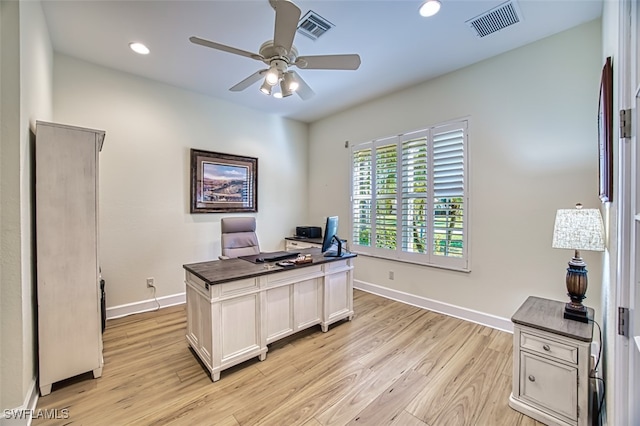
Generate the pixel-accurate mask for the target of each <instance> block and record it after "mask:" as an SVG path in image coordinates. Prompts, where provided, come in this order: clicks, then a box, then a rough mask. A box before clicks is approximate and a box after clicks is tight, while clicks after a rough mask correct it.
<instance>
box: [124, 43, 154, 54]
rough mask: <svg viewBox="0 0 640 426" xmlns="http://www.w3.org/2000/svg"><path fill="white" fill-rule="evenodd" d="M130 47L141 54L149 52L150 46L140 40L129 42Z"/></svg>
mask: <svg viewBox="0 0 640 426" xmlns="http://www.w3.org/2000/svg"><path fill="white" fill-rule="evenodd" d="M129 47H130V48H131V50H133V51H134V52H136V53H138V54H140V55H148V54H149V48H148V47H147V46H145V45H144V44H142V43H138V42H133V43H129Z"/></svg>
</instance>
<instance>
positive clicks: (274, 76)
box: [264, 65, 280, 86]
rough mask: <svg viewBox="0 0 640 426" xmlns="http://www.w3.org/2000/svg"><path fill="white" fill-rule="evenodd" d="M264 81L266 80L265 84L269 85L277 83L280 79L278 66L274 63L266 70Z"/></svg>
mask: <svg viewBox="0 0 640 426" xmlns="http://www.w3.org/2000/svg"><path fill="white" fill-rule="evenodd" d="M264 81H266V82H267V84H269V85H271V86H275V85H276V84H278V81H280V72H279V71H278V68H277V67H276V66H275V65H272V66H271V68H269V71H267V75H266V76H265V78H264Z"/></svg>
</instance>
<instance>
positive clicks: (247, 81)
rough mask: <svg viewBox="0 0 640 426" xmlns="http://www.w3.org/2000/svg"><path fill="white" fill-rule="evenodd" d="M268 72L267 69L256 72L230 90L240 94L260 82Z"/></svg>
mask: <svg viewBox="0 0 640 426" xmlns="http://www.w3.org/2000/svg"><path fill="white" fill-rule="evenodd" d="M267 71H269V70H268V69H266V68H265V69H263V70H259V71H256V72H254V73H253V74H251V75H250V76H249V77H247V78H245V79H244V80H242V81H241V82H240V83H238V84H236V85H235V86H233V87H232V88H230V89H229V90H230V91H232V92H240V91H242V90H244V89H246V88H247V87H249V86H251V85H252V84H253V83H255V82H256V81H258V80H260V79H261V78H262V76H263V75H264V74H265V73H266V72H267Z"/></svg>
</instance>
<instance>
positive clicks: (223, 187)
mask: <svg viewBox="0 0 640 426" xmlns="http://www.w3.org/2000/svg"><path fill="white" fill-rule="evenodd" d="M257 211H258V159H257V158H253V157H241V156H239V155H231V154H221V153H218V152H209V151H200V150H197V149H192V150H191V213H229V212H257Z"/></svg>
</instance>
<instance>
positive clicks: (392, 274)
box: [389, 271, 394, 280]
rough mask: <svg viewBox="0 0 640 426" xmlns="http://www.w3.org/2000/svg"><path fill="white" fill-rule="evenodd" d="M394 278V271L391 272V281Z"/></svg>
mask: <svg viewBox="0 0 640 426" xmlns="http://www.w3.org/2000/svg"><path fill="white" fill-rule="evenodd" d="M393 278H394V273H393V271H389V279H390V280H393Z"/></svg>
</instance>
